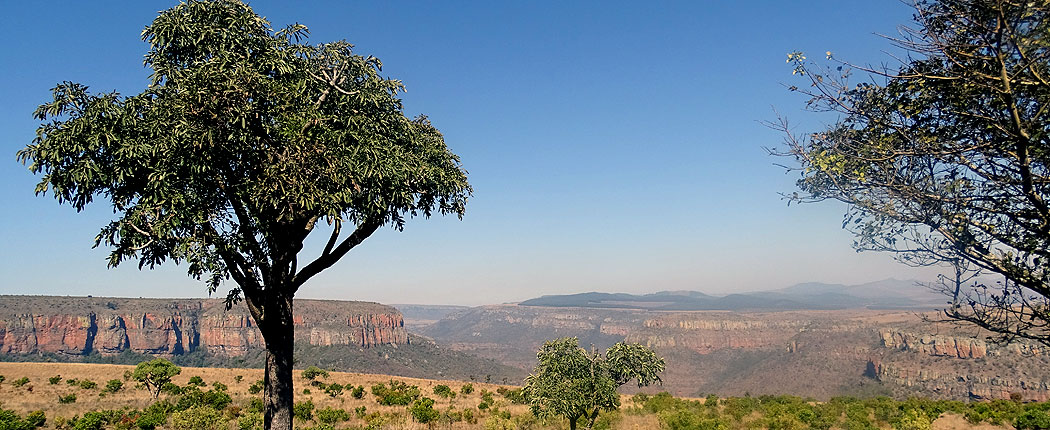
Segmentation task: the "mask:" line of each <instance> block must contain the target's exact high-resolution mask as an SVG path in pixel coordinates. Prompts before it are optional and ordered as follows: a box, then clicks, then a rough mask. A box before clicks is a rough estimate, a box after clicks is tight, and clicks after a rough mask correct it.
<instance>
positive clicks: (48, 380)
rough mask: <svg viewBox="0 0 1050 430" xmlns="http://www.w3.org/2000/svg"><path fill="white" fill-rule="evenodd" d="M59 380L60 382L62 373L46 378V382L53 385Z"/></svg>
mask: <svg viewBox="0 0 1050 430" xmlns="http://www.w3.org/2000/svg"><path fill="white" fill-rule="evenodd" d="M59 382H62V375H55V376H52V377H50V378H47V383H48V384H51V385H55V384H58V383H59Z"/></svg>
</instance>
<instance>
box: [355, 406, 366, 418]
mask: <svg viewBox="0 0 1050 430" xmlns="http://www.w3.org/2000/svg"><path fill="white" fill-rule="evenodd" d="M367 414H368V408H366V407H364V406H358V407H356V408H354V415H355V416H357V417H358V418H364V417H365V415H367Z"/></svg>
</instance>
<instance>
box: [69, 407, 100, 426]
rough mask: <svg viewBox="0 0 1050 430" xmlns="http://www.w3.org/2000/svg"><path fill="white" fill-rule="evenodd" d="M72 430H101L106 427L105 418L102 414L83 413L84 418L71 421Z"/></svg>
mask: <svg viewBox="0 0 1050 430" xmlns="http://www.w3.org/2000/svg"><path fill="white" fill-rule="evenodd" d="M72 425H73V430H102V429H103V428H105V425H106V416H105V415H104V414H103V413H102V412H98V411H92V412H85V413H84V416H83V417H81V418H78V419H76V420H74V421H72Z"/></svg>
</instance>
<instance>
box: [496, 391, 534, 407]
mask: <svg viewBox="0 0 1050 430" xmlns="http://www.w3.org/2000/svg"><path fill="white" fill-rule="evenodd" d="M496 392H497V393H499V394H500V395H501V396H503V397H504V398H506V399H507V400H509V401H510V402H511V403H514V404H517V405H524V404H525V403H527V402H526V401H525V395H524V390H522V389H521V388H513V389H512V388H503V387H499V388H497V389H496Z"/></svg>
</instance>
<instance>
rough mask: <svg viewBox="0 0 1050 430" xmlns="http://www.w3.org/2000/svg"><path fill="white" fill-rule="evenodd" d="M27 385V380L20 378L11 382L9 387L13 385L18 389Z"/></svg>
mask: <svg viewBox="0 0 1050 430" xmlns="http://www.w3.org/2000/svg"><path fill="white" fill-rule="evenodd" d="M28 383H29V378H26V377H25V376H23V377H21V378H18V379H15V380H14V381H13V382H11V385H14V386H15V388H18V387H21V386H23V385H25V384H28Z"/></svg>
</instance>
